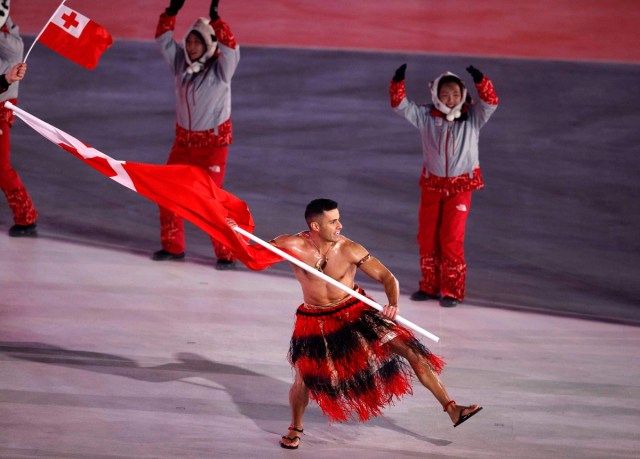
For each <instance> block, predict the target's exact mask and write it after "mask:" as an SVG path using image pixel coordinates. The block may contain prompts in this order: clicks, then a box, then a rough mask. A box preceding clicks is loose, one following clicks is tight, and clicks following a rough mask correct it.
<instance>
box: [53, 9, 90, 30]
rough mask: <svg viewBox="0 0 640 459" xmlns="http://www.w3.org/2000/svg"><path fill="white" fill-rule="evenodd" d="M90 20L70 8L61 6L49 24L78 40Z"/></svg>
mask: <svg viewBox="0 0 640 459" xmlns="http://www.w3.org/2000/svg"><path fill="white" fill-rule="evenodd" d="M89 21H90V19H89V18H88V17H86V16H83V15H82V14H80V13H78V12H77V11H74V10H72V9H71V8H69V7H67V6H64V5H62V6H61V7H60V8H59V9H58V12H57V13H56V15H55V16H54V17H53V18H51V23H52V24H55V25H57V26H58V27H60V28H61V29H62V30H64V31H65V32H67V33H68V34H70V35H73V36H74V37H76V38H80V35H81V34H82V31H83V30H84V28H85V27H86V25H87V24H88V23H89Z"/></svg>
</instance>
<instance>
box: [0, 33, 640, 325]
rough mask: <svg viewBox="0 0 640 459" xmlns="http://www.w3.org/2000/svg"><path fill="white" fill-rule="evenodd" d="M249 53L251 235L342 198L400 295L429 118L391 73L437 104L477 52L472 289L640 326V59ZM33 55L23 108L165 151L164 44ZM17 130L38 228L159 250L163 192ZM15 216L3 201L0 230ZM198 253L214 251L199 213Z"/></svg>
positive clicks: (192, 256) (193, 248)
mask: <svg viewBox="0 0 640 459" xmlns="http://www.w3.org/2000/svg"><path fill="white" fill-rule="evenodd" d="M30 41H31V39H27V40H26V45H27V46H28V45H29V44H30ZM241 51H242V59H241V62H240V66H239V68H238V71H237V73H236V76H235V77H234V80H233V114H232V118H233V121H234V139H235V141H234V144H233V145H232V146H231V147H230V155H229V162H228V171H227V177H226V183H225V187H226V188H227V189H228V190H229V191H231V192H232V193H234V194H236V195H237V196H239V197H241V198H242V199H244V200H245V201H246V202H247V203H248V204H249V206H250V208H251V210H252V213H253V215H254V218H255V221H256V231H255V232H256V235H258V236H259V237H262V238H263V239H270V238H271V237H273V236H275V235H277V234H281V233H287V232H296V231H299V230H301V229H304V221H303V218H302V213H303V210H304V206H305V205H306V203H307V202H308V201H309V200H310V199H313V198H316V197H321V196H324V197H330V198H333V199H335V200H337V201H338V202H339V203H340V208H341V211H342V219H343V224H344V226H345V229H344V234H345V235H346V236H347V237H350V238H352V239H355V240H357V241H359V242H361V243H362V244H363V245H365V246H366V247H367V248H368V249H369V250H370V251H371V252H372V253H374V254H375V255H376V256H377V257H378V258H379V259H380V260H382V262H383V263H385V264H386V265H387V266H388V267H389V268H390V269H391V270H392V271H393V272H394V273H395V274H396V276H397V277H398V279H399V281H400V284H401V288H402V291H403V293H411V292H412V291H414V290H415V289H416V288H417V282H418V280H419V270H418V255H417V243H416V240H415V234H416V228H417V207H418V199H419V189H418V185H417V183H418V177H419V173H420V168H421V150H420V143H419V136H418V131H417V130H415V129H414V128H413V127H412V126H411V125H410V124H409V123H407V122H406V121H404V120H402V119H401V118H400V117H398V116H397V115H395V114H394V113H393V112H392V110H391V109H390V107H389V102H388V82H389V80H390V78H391V76H392V75H393V72H394V71H395V69H396V67H397V66H399V65H400V64H402V63H405V62H406V63H408V70H407V90H408V95H409V97H410V98H412V99H414V100H416V101H424V102H426V101H428V94H427V91H426V84H427V82H428V81H429V80H430V79H432V78H433V77H435V76H437V75H438V74H439V73H441V72H442V71H444V70H451V71H453V72H454V73H457V74H459V75H461V76H463V77H464V78H465V80H466V81H467V82H470V77H469V76H468V75H467V74H466V72H465V71H464V68H465V67H466V66H467V65H469V64H473V65H474V66H476V67H477V68H479V69H480V70H482V71H483V72H485V73H486V74H487V75H488V76H489V77H490V78H491V79H492V81H493V82H494V85H495V87H496V90H497V92H498V95H499V97H500V107H499V109H498V111H497V112H496V114H495V115H494V117H493V118H492V119H491V120H490V122H489V123H488V124H487V125H486V126H485V128H484V129H483V131H482V134H481V144H480V148H481V156H480V161H481V167H482V169H483V173H484V176H485V182H486V188H485V189H484V190H481V191H479V192H476V193H474V195H473V201H472V210H471V213H470V218H469V221H468V227H467V238H466V245H465V248H466V257H467V263H468V278H467V300H468V301H469V302H473V304H476V305H479V306H483V307H492V308H514V309H526V310H530V311H540V312H544V313H551V314H562V315H572V316H578V317H582V318H594V319H598V320H606V321H614V322H622V323H628V324H635V325H637V324H640V308H639V307H638V298H640V285H639V284H640V283H639V282H638V279H639V278H640V267H639V264H638V258H639V257H638V255H639V254H640V243H639V242H638V240H639V239H638V237H637V234H638V230H637V228H638V227H639V226H640V206H639V204H638V201H637V197H638V196H639V191H640V185H639V181H638V175H639V174H640V162H639V161H638V158H637V153H638V144H639V140H640V130H639V129H638V125H639V124H640V114H639V113H638V110H637V107H638V105H639V104H638V102H639V101H640V94H639V92H640V90H639V89H638V81H640V68H639V67H638V66H637V65H628V64H602V63H573V62H554V61H537V60H517V59H487V58H477V57H469V58H466V57H460V56H458V57H450V56H439V55H422V54H406V55H402V54H388V53H370V52H344V51H326V50H294V49H278V48H255V47H242V48H241ZM29 66H30V67H29V73H28V76H27V78H26V79H25V80H24V81H23V82H22V83H21V93H20V99H19V105H20V106H21V107H22V108H24V109H25V110H27V111H29V112H31V113H32V114H34V115H36V116H38V117H40V118H41V119H43V120H45V121H47V122H49V123H51V124H53V125H55V126H57V127H59V128H60V129H63V130H65V131H67V132H68V133H70V134H72V135H74V136H75V137H77V138H79V139H81V140H83V141H85V142H87V143H89V144H91V145H92V146H94V147H95V148H97V149H99V150H101V151H103V152H104V153H106V154H108V155H110V156H112V157H114V158H116V159H120V160H128V161H137V162H148V163H155V164H163V163H164V162H165V161H166V158H167V156H168V152H169V148H170V146H171V142H172V139H173V123H174V98H173V89H172V81H171V77H170V76H169V71H168V69H167V68H166V65H165V63H164V62H163V61H162V59H161V58H160V57H159V55H158V52H157V50H156V49H155V45H154V44H153V43H145V42H123V41H117V42H116V43H115V44H114V46H113V47H112V48H111V49H109V50H108V52H107V53H106V54H105V55H104V56H103V58H102V60H101V62H100V65H99V66H98V67H97V68H96V70H94V71H93V72H89V71H87V70H84V69H82V68H81V67H78V66H77V65H75V64H73V63H70V62H68V61H65V60H64V59H61V58H60V57H59V56H57V55H56V54H54V53H53V52H51V51H50V50H48V49H47V48H44V47H42V46H36V47H35V48H34V50H33V52H32V54H31V57H30V59H29ZM472 95H475V93H474V90H472ZM12 136H13V137H12V145H13V148H12V162H13V164H14V166H15V168H16V169H17V170H18V172H19V173H20V175H21V177H22V179H23V181H24V182H25V184H26V186H27V188H28V190H29V192H30V193H31V195H32V197H33V199H34V201H35V204H36V207H37V209H38V211H39V213H40V219H39V228H40V233H41V235H44V236H46V237H55V238H61V239H65V240H71V241H76V242H78V243H82V244H90V245H108V246H110V247H112V248H115V249H117V250H122V251H127V252H135V253H149V254H150V253H151V252H153V251H154V250H157V249H158V248H159V228H158V226H159V225H158V217H157V209H156V207H155V205H154V204H153V203H151V202H150V201H147V200H146V199H144V198H142V197H140V196H137V195H135V194H133V193H132V192H130V191H129V190H127V189H124V188H122V187H118V186H115V185H114V183H112V182H111V181H110V180H106V179H105V178H104V177H102V176H100V174H99V173H97V172H95V171H93V170H91V169H89V168H87V167H86V166H85V165H84V164H82V163H81V162H80V161H78V160H77V159H75V158H74V157H72V156H71V155H69V154H67V153H66V152H64V151H63V150H61V149H58V148H56V147H55V146H53V145H52V144H50V143H49V142H48V141H46V140H44V139H43V138H40V137H39V135H38V134H36V133H35V132H34V131H32V130H31V129H30V128H28V127H27V126H26V125H24V124H23V123H22V122H20V121H19V120H18V121H16V124H15V126H14V128H13V129H12ZM10 224H11V221H10V218H9V214H8V211H7V210H6V209H1V213H0V225H2V226H4V227H8V226H10ZM187 256H188V261H190V262H196V263H206V264H213V261H214V257H213V253H212V250H211V248H210V245H209V241H208V238H207V237H206V236H205V235H204V234H203V233H202V232H201V231H199V230H198V229H196V228H195V227H193V226H191V225H188V233H187ZM242 269H245V268H242ZM269 272H270V273H272V274H274V275H281V274H285V273H286V274H287V275H288V272H289V268H288V267H287V266H286V265H285V264H281V265H278V266H276V267H274V268H271V269H270V270H269Z"/></svg>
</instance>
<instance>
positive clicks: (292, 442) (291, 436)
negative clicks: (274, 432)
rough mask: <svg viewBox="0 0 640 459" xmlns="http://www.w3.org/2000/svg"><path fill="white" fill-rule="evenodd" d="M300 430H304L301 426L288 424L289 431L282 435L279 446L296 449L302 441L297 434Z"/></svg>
mask: <svg viewBox="0 0 640 459" xmlns="http://www.w3.org/2000/svg"><path fill="white" fill-rule="evenodd" d="M302 432H304V429H302V427H295V426H289V432H287V435H283V436H282V439H281V440H280V446H282V447H283V448H284V449H298V446H300V442H301V441H302V437H301V436H300V435H298V434H302Z"/></svg>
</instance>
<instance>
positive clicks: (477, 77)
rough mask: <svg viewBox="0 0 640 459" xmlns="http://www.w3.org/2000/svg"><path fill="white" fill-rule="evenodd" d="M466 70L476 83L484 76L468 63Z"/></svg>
mask: <svg viewBox="0 0 640 459" xmlns="http://www.w3.org/2000/svg"><path fill="white" fill-rule="evenodd" d="M467 72H469V73H470V74H471V77H472V78H473V82H474V83H476V84H478V83H480V82H481V81H482V79H483V78H484V75H483V74H482V72H481V71H480V70H478V69H477V68H475V67H474V66H473V65H470V66H469V67H467Z"/></svg>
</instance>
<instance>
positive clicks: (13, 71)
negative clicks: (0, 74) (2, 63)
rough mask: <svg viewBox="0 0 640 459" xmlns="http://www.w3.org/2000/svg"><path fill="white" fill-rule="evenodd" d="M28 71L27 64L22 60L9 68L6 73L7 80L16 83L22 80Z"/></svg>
mask: <svg viewBox="0 0 640 459" xmlns="http://www.w3.org/2000/svg"><path fill="white" fill-rule="evenodd" d="M26 73H27V64H25V63H24V62H20V63H18V64H16V65H14V66H13V67H11V68H10V69H9V71H8V72H7V73H6V74H5V75H4V77H5V78H6V80H7V83H9V84H11V83H15V82H16V81H20V80H22V79H23V78H24V75H25V74H26Z"/></svg>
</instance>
